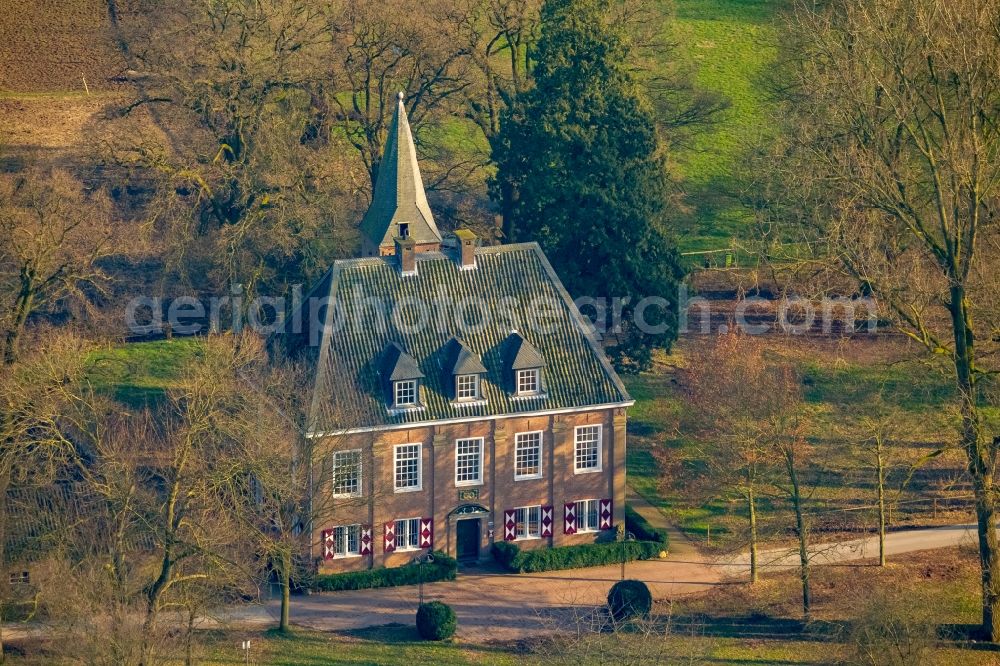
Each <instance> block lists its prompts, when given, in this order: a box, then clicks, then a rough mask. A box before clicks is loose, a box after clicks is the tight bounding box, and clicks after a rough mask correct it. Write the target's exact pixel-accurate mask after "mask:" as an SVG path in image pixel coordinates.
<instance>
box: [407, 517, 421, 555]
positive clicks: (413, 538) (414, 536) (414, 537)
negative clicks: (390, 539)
mask: <svg viewBox="0 0 1000 666" xmlns="http://www.w3.org/2000/svg"><path fill="white" fill-rule="evenodd" d="M409 523H410V525H409V530H408V532H409V534H408V535H407V536H408V537H409V544H410V548H416V547H418V546H419V545H420V519H419V518H410V520H409Z"/></svg>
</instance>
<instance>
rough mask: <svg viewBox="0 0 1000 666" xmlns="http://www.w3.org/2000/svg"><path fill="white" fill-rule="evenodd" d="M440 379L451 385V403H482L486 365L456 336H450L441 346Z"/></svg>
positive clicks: (455, 404) (466, 404)
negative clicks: (441, 371) (441, 373)
mask: <svg viewBox="0 0 1000 666" xmlns="http://www.w3.org/2000/svg"><path fill="white" fill-rule="evenodd" d="M441 354H442V356H441V369H442V370H443V371H444V376H443V377H442V380H443V381H444V385H445V386H449V385H450V386H451V399H452V405H454V406H456V407H458V406H462V405H464V406H468V405H469V404H476V405H478V404H482V401H483V400H484V398H483V391H482V378H483V375H485V374H486V366H484V365H483V362H482V361H481V360H479V356H477V355H476V353H475V352H473V351H472V350H471V349H469V347H467V346H466V345H465V343H463V342H462V341H461V340H459V339H458V338H452V339H451V340H449V341H448V342H447V343H446V344H445V346H444V347H442V348H441Z"/></svg>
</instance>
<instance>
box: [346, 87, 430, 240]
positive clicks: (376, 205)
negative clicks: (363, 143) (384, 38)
mask: <svg viewBox="0 0 1000 666" xmlns="http://www.w3.org/2000/svg"><path fill="white" fill-rule="evenodd" d="M361 232H362V233H363V234H364V236H365V241H366V244H367V245H368V249H369V251H370V253H371V254H392V253H393V252H394V248H395V244H394V242H393V241H394V239H395V238H397V237H404V238H412V239H413V241H414V242H415V243H416V245H417V246H418V248H419V247H420V246H428V245H432V246H434V247H432V248H426V247H425V249H435V250H437V249H440V247H441V233H440V232H439V231H438V228H437V225H436V224H435V223H434V215H433V214H432V213H431V207H430V206H429V205H428V204H427V195H426V194H425V193H424V183H423V180H422V179H421V178H420V166H419V165H418V164H417V149H416V147H415V146H414V145H413V135H412V134H411V133H410V123H409V121H408V120H407V119H406V109H405V108H404V106H403V93H399V96H398V101H397V103H396V114H395V116H393V119H392V124H391V125H390V126H389V135H388V137H387V138H386V142H385V151H384V153H383V155H382V163H381V165H380V166H379V170H378V178H377V179H376V181H375V190H374V192H373V193H372V203H371V206H369V208H368V212H367V213H365V217H364V219H363V220H362V221H361Z"/></svg>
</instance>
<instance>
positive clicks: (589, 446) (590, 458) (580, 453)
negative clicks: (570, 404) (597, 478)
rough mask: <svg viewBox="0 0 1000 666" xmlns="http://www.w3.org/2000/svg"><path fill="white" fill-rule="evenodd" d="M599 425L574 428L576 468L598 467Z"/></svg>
mask: <svg viewBox="0 0 1000 666" xmlns="http://www.w3.org/2000/svg"><path fill="white" fill-rule="evenodd" d="M600 448H601V427H600V426H585V427H582V428H577V430H576V469H577V470H591V469H598V468H599V467H600Z"/></svg>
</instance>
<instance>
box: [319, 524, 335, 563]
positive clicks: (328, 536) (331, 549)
mask: <svg viewBox="0 0 1000 666" xmlns="http://www.w3.org/2000/svg"><path fill="white" fill-rule="evenodd" d="M322 535H323V559H324V560H332V559H333V556H334V555H336V554H337V544H336V542H335V540H334V537H333V530H323V532H322Z"/></svg>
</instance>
